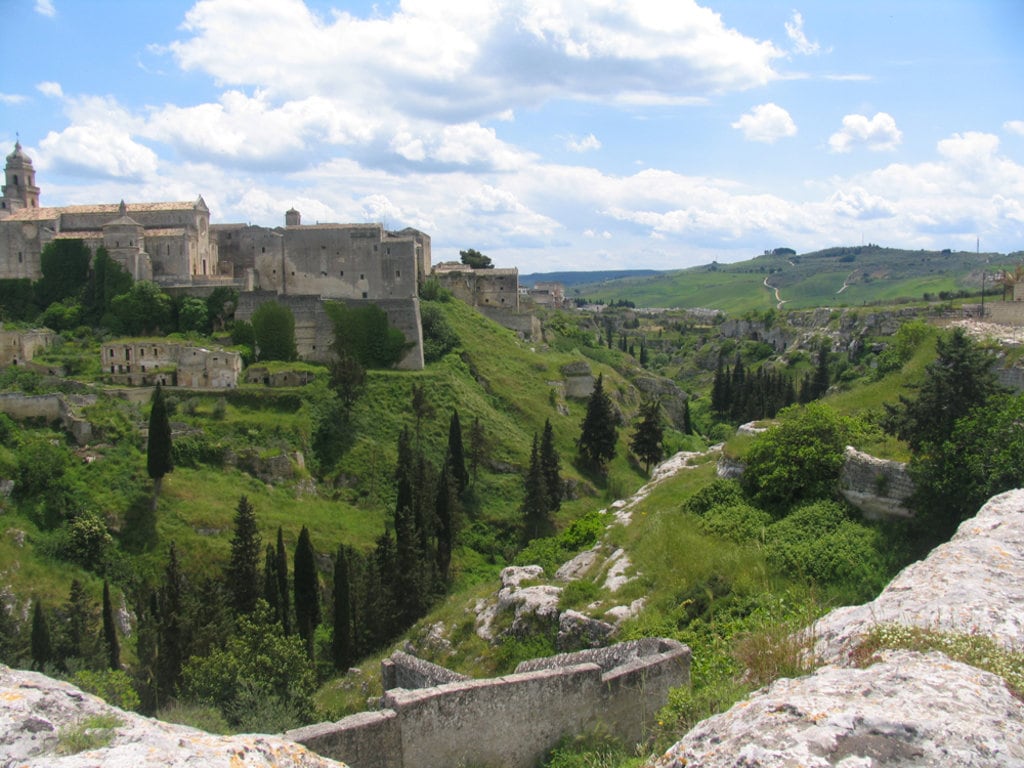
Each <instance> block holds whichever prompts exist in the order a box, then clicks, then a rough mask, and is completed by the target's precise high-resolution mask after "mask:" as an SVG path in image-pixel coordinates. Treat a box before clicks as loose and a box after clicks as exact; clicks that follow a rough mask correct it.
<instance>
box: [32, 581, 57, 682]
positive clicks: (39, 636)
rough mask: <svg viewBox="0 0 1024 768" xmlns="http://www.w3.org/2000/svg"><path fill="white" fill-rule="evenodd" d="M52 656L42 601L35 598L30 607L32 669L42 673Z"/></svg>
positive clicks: (48, 627)
mask: <svg viewBox="0 0 1024 768" xmlns="http://www.w3.org/2000/svg"><path fill="white" fill-rule="evenodd" d="M52 654H53V650H52V648H51V647H50V623H49V622H48V621H47V619H46V612H45V611H44V610H43V603H42V601H41V600H40V599H39V598H36V600H35V605H34V606H33V607H32V668H33V669H37V670H40V671H42V670H43V668H44V667H45V666H46V665H47V663H49V662H50V660H51V658H52Z"/></svg>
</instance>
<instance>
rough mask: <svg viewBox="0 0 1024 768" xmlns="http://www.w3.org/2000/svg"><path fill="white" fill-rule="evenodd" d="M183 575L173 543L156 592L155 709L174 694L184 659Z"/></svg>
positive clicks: (185, 595) (184, 585) (184, 584)
mask: <svg viewBox="0 0 1024 768" xmlns="http://www.w3.org/2000/svg"><path fill="white" fill-rule="evenodd" d="M187 589H188V587H187V583H186V581H185V574H184V572H183V571H182V570H181V564H180V563H179V562H178V550H177V547H176V546H175V544H174V542H173V541H172V542H171V543H170V546H168V548H167V563H166V565H165V566H164V578H163V583H162V584H161V585H160V589H159V590H158V603H157V611H156V615H157V674H156V678H157V685H156V690H157V697H156V702H155V706H157V707H159V706H160V705H161V704H162V703H163V702H164V701H166V700H168V699H170V698H172V697H173V695H174V691H175V690H176V688H177V687H178V682H179V680H180V679H181V665H182V663H183V661H184V659H185V633H186V631H187V624H186V618H185V601H186V598H187V594H186V592H187Z"/></svg>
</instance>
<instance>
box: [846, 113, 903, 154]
mask: <svg viewBox="0 0 1024 768" xmlns="http://www.w3.org/2000/svg"><path fill="white" fill-rule="evenodd" d="M902 140H903V134H902V132H901V131H900V129H899V128H897V127H896V121H895V120H894V119H893V117H892V115H890V114H888V113H886V112H878V113H877V114H875V116H874V117H872V118H868V117H867V116H865V115H846V117H844V118H843V127H842V128H841V129H840V130H839V131H837V132H835V133H833V134H832V135H831V136H830V137H829V139H828V144H829V147H831V148H832V151H833V152H841V153H842V152H850V151H852V150H853V149H855V148H858V147H864V148H867V149H870V150H873V151H876V152H877V151H882V150H891V149H895V148H896V147H897V146H899V144H900V142H901V141H902Z"/></svg>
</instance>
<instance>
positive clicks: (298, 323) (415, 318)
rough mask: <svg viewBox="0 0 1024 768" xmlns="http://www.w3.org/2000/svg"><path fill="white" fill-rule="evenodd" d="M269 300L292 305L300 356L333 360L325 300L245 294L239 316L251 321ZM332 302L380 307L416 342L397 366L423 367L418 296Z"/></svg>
mask: <svg viewBox="0 0 1024 768" xmlns="http://www.w3.org/2000/svg"><path fill="white" fill-rule="evenodd" d="M267 301H276V302H277V303H278V304H281V305H282V306H285V307H288V309H290V310H291V312H292V315H293V316H294V317H295V346H296V348H297V349H298V353H299V358H300V359H302V360H309V361H311V362H322V363H326V362H329V361H330V360H331V342H332V341H333V339H334V326H333V324H332V323H331V319H330V318H329V317H328V316H327V312H326V311H325V310H324V305H323V303H324V299H322V298H321V297H320V296H313V295H302V296H299V295H293V294H276V293H274V292H273V291H255V292H252V293H243V294H240V295H239V297H238V308H237V309H236V310H235V319H236V320H245V321H251V320H252V315H253V312H255V311H256V309H257V307H259V306H260V304H263V303H264V302H267ZM331 301H343V302H344V303H345V304H347V305H349V306H352V307H356V306H360V305H362V304H367V303H368V304H374V305H376V306H378V307H380V308H381V309H382V310H384V313H385V314H386V315H387V318H388V323H390V324H391V325H392V326H393V327H395V328H397V329H398V330H400V331H401V332H402V333H403V334H404V335H405V340H406V341H407V342H409V343H410V344H411V345H412V346H411V347H410V348H409V351H408V352H406V354H405V357H403V358H402V359H401V360H400V361H399V363H398V366H397V367H398V368H400V369H402V370H410V371H419V370H422V369H423V365H424V363H423V325H422V323H421V322H420V300H419V299H418V298H416V297H413V298H406V299H375V300H366V301H364V300H362V299H331Z"/></svg>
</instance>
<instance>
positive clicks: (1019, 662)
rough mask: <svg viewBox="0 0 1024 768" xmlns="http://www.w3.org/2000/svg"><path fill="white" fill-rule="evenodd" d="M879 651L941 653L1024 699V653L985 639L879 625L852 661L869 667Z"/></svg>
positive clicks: (977, 636)
mask: <svg viewBox="0 0 1024 768" xmlns="http://www.w3.org/2000/svg"><path fill="white" fill-rule="evenodd" d="M881 650H907V651H917V652H919V653H928V652H930V651H941V652H942V653H944V654H946V655H947V656H949V658H951V659H953V660H954V661H960V662H963V663H964V664H969V665H970V666H972V667H977V668H978V669H982V670H984V671H986V672H991V673H992V674H994V675H998V676H999V677H1001V678H1003V679H1004V680H1005V681H1006V684H1007V685H1008V686H1009V687H1010V690H1011V691H1012V693H1013V695H1014V696H1016V697H1017V698H1018V699H1024V652H1022V651H1020V650H1010V649H1008V648H1006V647H1005V646H1003V645H1000V644H999V643H998V642H996V641H995V640H994V639H993V638H991V637H989V636H987V635H981V634H974V633H959V632H940V631H938V630H934V629H926V628H922V627H908V626H905V625H902V624H879V625H876V626H874V627H872V628H871V631H870V632H868V634H867V636H866V637H864V639H863V640H861V642H860V644H859V645H858V646H857V648H856V649H855V650H854V660H855V661H856V662H857V663H858V665H859V666H868V665H870V664H871V663H872V661H873V659H874V658H875V654H876V653H878V652H879V651H881Z"/></svg>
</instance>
